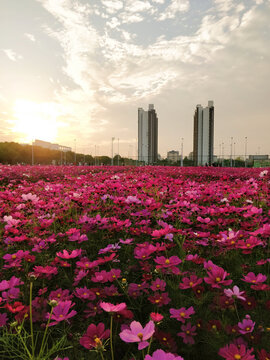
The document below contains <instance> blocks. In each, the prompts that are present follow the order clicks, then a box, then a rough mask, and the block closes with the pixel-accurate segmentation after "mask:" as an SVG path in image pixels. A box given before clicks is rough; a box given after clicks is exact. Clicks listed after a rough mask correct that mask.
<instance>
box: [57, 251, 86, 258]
mask: <svg viewBox="0 0 270 360" xmlns="http://www.w3.org/2000/svg"><path fill="white" fill-rule="evenodd" d="M81 254H82V249H76V250H72V251H71V252H70V253H69V252H68V251H67V250H63V252H60V251H59V252H57V253H56V255H57V256H58V257H60V258H61V259H74V258H76V257H77V256H80V255H81Z"/></svg>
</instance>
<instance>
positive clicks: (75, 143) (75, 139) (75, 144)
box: [74, 139, 76, 165]
mask: <svg viewBox="0 0 270 360" xmlns="http://www.w3.org/2000/svg"><path fill="white" fill-rule="evenodd" d="M74 165H76V139H74Z"/></svg>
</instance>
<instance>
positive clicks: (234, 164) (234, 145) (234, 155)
mask: <svg viewBox="0 0 270 360" xmlns="http://www.w3.org/2000/svg"><path fill="white" fill-rule="evenodd" d="M233 160H234V161H233V163H234V167H235V142H234V143H233Z"/></svg>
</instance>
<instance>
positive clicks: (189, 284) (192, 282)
mask: <svg viewBox="0 0 270 360" xmlns="http://www.w3.org/2000/svg"><path fill="white" fill-rule="evenodd" d="M202 281H203V280H202V279H201V278H198V277H197V276H196V275H190V277H189V278H188V277H184V278H183V279H182V283H180V284H179V288H180V289H183V290H184V289H190V288H194V287H195V286H197V285H200V284H201V283H202Z"/></svg>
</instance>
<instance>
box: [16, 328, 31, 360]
mask: <svg viewBox="0 0 270 360" xmlns="http://www.w3.org/2000/svg"><path fill="white" fill-rule="evenodd" d="M17 334H18V335H19V338H20V340H21V342H22V344H23V347H24V348H25V350H26V352H27V354H28V356H29V359H31V360H32V359H33V356H32V355H31V353H30V351H29V350H28V348H27V346H26V344H25V342H24V339H23V338H22V335H21V333H20V332H18V333H17Z"/></svg>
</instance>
